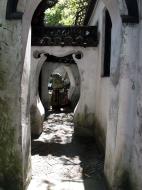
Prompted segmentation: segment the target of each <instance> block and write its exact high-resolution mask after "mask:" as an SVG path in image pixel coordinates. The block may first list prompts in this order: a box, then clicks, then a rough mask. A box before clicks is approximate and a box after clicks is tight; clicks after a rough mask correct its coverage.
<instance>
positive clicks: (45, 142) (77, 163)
mask: <svg viewBox="0 0 142 190" xmlns="http://www.w3.org/2000/svg"><path fill="white" fill-rule="evenodd" d="M43 128H44V129H43V133H42V134H41V136H40V137H39V138H38V139H34V140H33V141H32V181H31V183H30V185H29V188H28V190H37V189H38V190H106V188H105V183H104V177H103V165H104V164H103V156H102V155H101V154H100V153H99V152H98V151H97V147H96V145H95V143H94V141H92V140H91V139H85V140H82V139H77V138H75V137H74V135H73V134H74V123H73V113H52V114H50V115H49V116H48V117H47V118H46V121H45V122H44V126H43Z"/></svg>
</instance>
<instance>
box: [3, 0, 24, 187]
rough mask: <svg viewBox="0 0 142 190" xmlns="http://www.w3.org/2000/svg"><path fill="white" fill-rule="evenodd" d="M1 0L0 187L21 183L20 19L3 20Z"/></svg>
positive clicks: (4, 2)
mask: <svg viewBox="0 0 142 190" xmlns="http://www.w3.org/2000/svg"><path fill="white" fill-rule="evenodd" d="M6 5H7V0H1V1H0V188H3V189H6V188H7V189H8V188H9V187H10V186H11V189H12V188H13V189H18V188H19V187H22V186H23V181H22V180H21V179H22V178H23V167H22V151H23V150H22V129H21V101H22V100H21V98H20V97H21V72H22V64H21V49H22V45H21V30H22V23H21V21H8V20H5V12H6Z"/></svg>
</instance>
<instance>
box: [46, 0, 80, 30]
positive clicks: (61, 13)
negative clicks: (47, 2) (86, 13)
mask: <svg viewBox="0 0 142 190" xmlns="http://www.w3.org/2000/svg"><path fill="white" fill-rule="evenodd" d="M77 9H78V3H77V0H59V2H58V3H57V4H56V5H55V6H54V7H52V8H50V9H47V10H46V11H45V17H44V23H45V25H50V26H51V25H52V26H53V25H74V24H75V18H76V13H77Z"/></svg>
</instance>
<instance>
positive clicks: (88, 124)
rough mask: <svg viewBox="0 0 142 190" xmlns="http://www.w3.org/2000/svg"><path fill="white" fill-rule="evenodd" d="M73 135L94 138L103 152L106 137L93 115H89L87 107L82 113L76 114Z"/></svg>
mask: <svg viewBox="0 0 142 190" xmlns="http://www.w3.org/2000/svg"><path fill="white" fill-rule="evenodd" d="M74 123H75V135H77V136H83V137H93V138H94V137H95V139H96V142H97V145H98V147H99V148H100V150H101V151H102V152H105V144H106V135H105V132H104V130H103V128H102V126H101V124H100V122H99V120H98V119H97V118H96V116H95V114H94V113H89V111H88V107H87V105H85V107H84V113H78V114H77V115H76V116H75V117H74Z"/></svg>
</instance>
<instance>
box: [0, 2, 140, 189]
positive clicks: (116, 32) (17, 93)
mask: <svg viewBox="0 0 142 190" xmlns="http://www.w3.org/2000/svg"><path fill="white" fill-rule="evenodd" d="M40 2H41V1H40V0H31V1H28V2H26V1H19V2H18V10H19V11H21V12H24V14H23V20H22V25H21V22H19V21H17V23H16V22H15V23H12V24H13V25H12V26H9V28H10V29H11V30H12V32H13V31H15V32H14V34H13V35H14V36H13V39H14V40H15V41H16V40H17V39H18V40H19V41H18V42H17V43H16V44H18V46H17V47H21V46H22V50H21V49H20V48H19V49H18V48H17V49H18V50H17V51H18V53H17V54H18V56H19V57H18V60H17V59H16V57H15V58H14V61H16V63H17V65H18V67H17V68H18V73H19V75H16V77H15V78H14V79H13V77H11V78H10V79H11V81H13V84H16V85H17V86H16V87H15V86H14V87H13V89H12V87H11V86H9V84H8V85H7V84H6V87H7V89H8V90H7V91H6V92H5V91H4V92H3V94H4V93H7V94H8V93H10V92H11V94H12V95H11V97H8V98H7V95H6V96H5V97H4V96H3V95H1V97H2V98H1V99H2V100H1V105H2V108H1V110H2V111H3V110H5V109H6V107H5V105H6V104H5V102H6V100H7V101H8V100H10V102H12V101H13V100H14V97H17V100H16V101H13V102H12V103H10V104H9V105H8V108H7V109H6V110H9V113H8V114H9V115H8V118H9V117H10V119H11V120H10V121H11V122H10V124H9V126H10V127H11V128H12V129H13V126H16V133H15V134H16V139H18V141H19V142H18V143H19V144H18V143H17V140H16V142H14V143H15V144H16V143H17V144H16V148H14V151H13V152H14V154H15V157H16V158H17V157H18V156H16V153H17V152H18V153H19V154H20V155H21V156H20V157H21V159H18V161H20V167H21V168H22V169H21V170H20V171H17V170H16V171H17V174H16V175H17V176H16V179H17V181H16V183H17V184H18V185H17V184H16V185H15V188H14V187H13V189H14V190H15V189H21V188H19V186H20V187H21V186H25V185H26V178H27V182H28V180H29V176H28V177H27V173H28V174H29V171H30V164H27V163H28V162H30V156H29V155H30V154H29V152H30V138H25V136H26V134H28V128H29V122H30V121H29V110H30V108H29V105H28V103H29V96H30V95H29V81H30V80H29V73H30V54H29V52H30V47H31V45H30V23H31V19H32V15H33V13H34V11H35V9H36V7H37V6H38V4H39V3H40ZM103 2H104V3H105V5H106V7H107V8H108V10H109V12H110V16H111V18H112V24H113V29H112V30H113V31H112V33H113V36H112V43H113V44H117V46H116V48H114V49H113V50H112V54H113V55H115V56H114V57H113V59H112V60H111V62H112V63H113V64H112V66H111V82H112V88H113V93H112V95H111V103H110V113H111V111H114V112H113V113H115V116H116V117H115V118H114V117H113V118H110V120H109V122H108V123H109V124H108V126H109V128H108V134H107V139H108V141H107V149H106V164H105V167H106V175H107V176H108V177H107V178H108V179H109V172H110V175H111V177H112V176H113V177H114V178H115V176H117V175H114V168H117V166H118V165H119V162H124V163H125V162H126V160H125V161H123V160H121V159H120V160H119V159H118V160H117V159H116V158H117V154H115V156H114V158H111V156H112V155H113V153H116V152H117V150H120V153H121V149H119V148H120V147H119V145H118V146H117V149H116V151H114V149H115V146H114V147H113V146H112V145H111V142H110V139H111V137H112V136H113V135H112V134H111V132H110V131H111V129H113V126H116V127H115V130H116V131H115V132H114V134H117V132H121V131H119V126H121V127H122V128H123V126H125V125H124V123H125V122H122V123H119V125H117V120H118V119H117V115H118V112H119V117H120V118H123V117H124V116H122V115H121V114H120V112H121V111H122V110H125V109H124V107H123V105H122V104H121V107H120V108H119V111H118V106H116V107H115V108H114V102H115V103H116V104H115V105H118V99H119V96H121V95H123V93H122V91H123V90H124V86H123V85H122V83H123V82H128V84H129V82H130V81H133V80H129V77H128V76H127V79H128V80H121V83H120V84H121V93H120V95H119V96H118V94H116V92H115V89H116V88H117V87H118V86H117V85H118V82H119V73H118V70H119V66H120V64H119V62H121V61H122V60H121V59H120V49H121V39H122V36H121V35H122V28H123V34H124V31H125V32H127V34H128V36H127V37H126V35H124V38H123V40H124V39H127V40H128V41H127V43H128V44H129V45H130V47H131V46H132V47H133V45H134V44H135V47H136V48H137V45H136V43H137V41H136V40H135V39H134V36H135V32H136V33H137V31H131V27H127V26H126V27H125V28H124V27H122V23H121V17H120V7H119V4H118V1H116V0H115V1H114V0H110V1H107V0H103ZM2 3H3V5H4V7H5V8H4V10H2V13H3V15H5V10H6V2H5V1H2ZM4 22H5V20H4V18H3V20H2V24H4ZM3 31H5V29H3ZM3 33H4V32H3ZM7 35H8V36H10V35H11V34H10V35H9V34H7ZM19 35H20V36H21V39H22V42H21V41H20V40H21V39H20V38H19V37H18V36H19ZM116 36H117V38H116ZM131 37H132V39H133V40H132V41H131V42H130V41H129V40H130V38H131ZM10 39H11V38H10ZM10 45H11V48H12V46H13V43H12V42H11V41H10ZM124 47H125V45H124V44H123V48H124ZM15 48H16V47H15ZM21 52H22V53H21ZM132 52H133V51H132V49H129V50H128V54H131V53H132ZM7 53H9V55H11V54H12V53H13V50H12V51H11V49H8V52H7ZM121 53H122V54H123V49H122V52H121ZM15 54H16V53H15ZM134 55H135V54H134V53H132V54H131V56H130V58H129V61H130V62H131V60H130V59H131V58H133V57H134V59H132V60H133V61H135V60H136V57H137V56H134ZM3 57H4V54H3ZM13 57H14V56H13ZM123 58H125V60H127V59H126V56H125V55H124V54H123ZM9 62H10V63H11V62H12V61H8V60H6V63H9ZM122 62H123V61H122ZM13 68H14V66H13ZM6 69H7V68H6ZM14 71H15V70H14ZM14 71H13V70H12V71H9V70H7V71H6V73H8V75H9V76H11V75H12V74H11V72H13V73H14ZM21 73H22V74H21ZM3 75H4V74H2V77H3ZM12 76H13V75H12ZM4 77H5V76H4ZM4 77H3V78H4ZM3 78H2V79H3ZM5 78H6V77H5ZM21 78H22V82H21ZM132 79H133V78H132ZM134 79H135V77H134ZM9 81H10V80H9ZM4 84H5V83H4ZM10 84H12V82H11V83H10ZM126 84H127V83H126ZM130 84H131V82H130ZM9 89H11V90H9ZM21 89H22V92H21ZM128 94H132V93H131V90H130V89H127V93H126V96H125V98H126V99H127V97H128ZM18 97H20V100H21V102H22V105H21V103H19V102H18V101H19V98H18ZM121 97H123V96H121ZM131 98H132V100H133V95H132V96H131ZM5 99H6V100H5ZM122 99H123V98H122ZM4 100H5V101H4ZM123 100H124V99H123ZM3 101H4V102H3ZM14 103H15V104H14ZM14 105H16V109H15V111H16V112H17V113H18V116H17V119H16V122H15V121H14V120H13V118H16V115H14V113H12V110H11V109H9V107H10V106H11V107H10V108H12V107H14ZM130 108H131V106H130ZM11 113H12V116H13V118H12V117H11V116H10V115H11ZM132 113H133V112H131V115H132ZM123 119H124V118H123ZM3 120H4V121H6V118H5V115H4V117H3ZM124 121H125V120H124ZM132 123H133V122H132ZM2 125H3V121H2ZM6 125H7V123H6ZM21 126H22V129H21ZM126 127H128V126H126ZM122 128H121V129H122ZM118 134H119V136H120V135H121V133H118ZM28 136H29V134H28ZM130 136H131V134H130ZM13 138H14V137H13ZM123 139H125V136H124V137H123ZM114 141H116V145H117V143H118V142H117V139H114ZM124 143H125V140H124ZM121 146H122V147H123V144H122V145H121ZM10 149H11V150H13V146H10ZM15 149H16V150H18V151H16V153H15ZM21 149H22V150H21ZM122 149H123V151H122V152H124V148H122ZM21 152H22V153H21ZM12 155H13V154H12ZM6 156H7V155H6ZM15 157H14V158H15ZM23 158H24V159H23ZM15 160H16V159H15ZM23 160H24V161H23ZM110 160H112V163H113V164H112V166H111V163H110ZM21 163H23V164H21ZM113 165H115V167H114V166H113ZM124 165H125V164H124ZM25 166H27V167H25ZM11 167H12V168H14V167H15V166H13V165H12V166H11ZM121 169H122V170H123V164H122V167H121ZM122 173H123V172H122ZM120 175H121V172H120ZM19 176H20V177H19ZM23 176H24V177H23ZM21 179H22V180H21ZM1 180H3V175H2V177H1ZM112 181H113V180H112V179H109V182H110V184H111V185H112ZM23 182H24V185H23ZM116 186H117V184H116Z"/></svg>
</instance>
